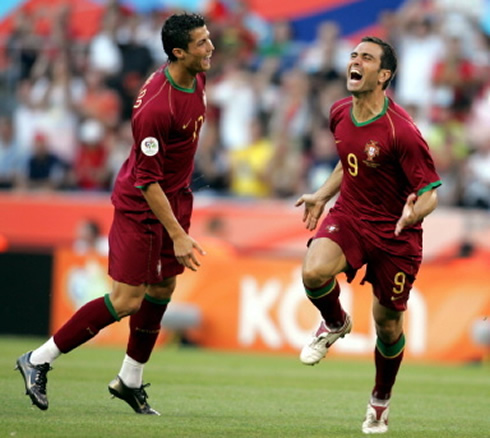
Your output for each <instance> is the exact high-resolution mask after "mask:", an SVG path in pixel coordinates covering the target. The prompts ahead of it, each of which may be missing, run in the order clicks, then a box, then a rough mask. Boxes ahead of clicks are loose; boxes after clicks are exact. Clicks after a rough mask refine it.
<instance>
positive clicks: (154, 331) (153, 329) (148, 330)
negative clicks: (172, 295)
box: [126, 295, 169, 363]
mask: <svg viewBox="0 0 490 438" xmlns="http://www.w3.org/2000/svg"><path fill="white" fill-rule="evenodd" d="M168 302H169V300H155V299H153V298H151V297H149V296H148V295H146V296H145V299H144V300H143V302H142V303H141V307H140V308H139V310H138V311H137V312H136V313H135V314H134V315H131V317H130V319H129V329H130V334H129V341H128V347H127V349H126V354H127V355H128V356H129V357H131V358H132V359H134V360H136V361H138V362H140V363H146V362H148V359H150V355H151V352H152V351H153V347H154V346H155V342H156V341H157V338H158V335H159V333H160V327H161V321H162V318H163V314H164V313H165V310H167V305H168Z"/></svg>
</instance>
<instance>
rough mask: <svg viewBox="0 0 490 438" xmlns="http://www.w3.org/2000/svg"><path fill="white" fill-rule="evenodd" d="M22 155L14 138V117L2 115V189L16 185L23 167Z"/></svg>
mask: <svg viewBox="0 0 490 438" xmlns="http://www.w3.org/2000/svg"><path fill="white" fill-rule="evenodd" d="M21 164H22V156H21V154H20V151H19V148H18V146H17V142H16V141H15V139H14V133H13V126H12V119H10V118H8V117H5V116H2V117H0V189H11V188H12V187H14V186H15V182H16V180H17V178H18V175H19V171H20V169H21Z"/></svg>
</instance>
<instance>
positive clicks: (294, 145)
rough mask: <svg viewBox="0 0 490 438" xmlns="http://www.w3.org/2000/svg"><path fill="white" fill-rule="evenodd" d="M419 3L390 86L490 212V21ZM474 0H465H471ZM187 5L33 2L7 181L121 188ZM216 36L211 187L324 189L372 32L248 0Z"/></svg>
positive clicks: (0, 160)
mask: <svg viewBox="0 0 490 438" xmlns="http://www.w3.org/2000/svg"><path fill="white" fill-rule="evenodd" d="M452 3H454V2H444V1H441V0H432V1H428V0H423V1H421V0H413V1H410V0H409V1H407V2H406V4H405V5H404V6H403V7H402V8H401V9H400V10H398V11H385V12H383V13H382V14H381V15H380V17H379V33H378V34H377V35H378V36H380V37H382V38H384V39H386V40H388V41H389V42H390V43H391V44H393V46H394V47H395V48H396V49H397V52H398V55H399V71H398V74H397V76H396V78H395V81H394V83H393V85H392V86H391V87H390V90H389V94H390V95H391V96H392V97H393V98H394V99H395V100H396V101H397V102H398V103H400V104H402V105H403V106H404V107H405V108H406V109H407V110H408V111H409V112H410V114H411V115H412V117H413V118H414V120H415V122H416V123H417V125H418V127H419V129H420V130H421V131H422V133H423V135H424V136H425V138H426V139H427V141H428V143H429V146H430V148H431V150H432V153H433V156H434V158H435V161H436V165H437V168H438V171H439V173H440V175H441V177H442V179H443V186H442V187H441V188H440V190H439V194H440V203H441V204H443V205H448V206H464V207H478V208H484V209H489V208H490V29H488V28H486V27H485V25H484V23H483V22H482V21H481V20H480V18H479V17H480V16H481V11H478V10H475V9H474V8H473V9H472V8H467V9H464V8H459V9H458V8H454V7H448V6H445V5H448V4H449V5H451V4H452ZM456 3H458V2H456ZM172 12H175V11H172V10H161V11H154V12H153V13H151V14H138V13H135V12H132V11H131V10H128V9H127V8H125V7H123V6H121V5H119V4H118V2H117V0H116V1H113V0H108V1H107V2H106V3H105V5H104V11H103V14H102V19H101V22H100V26H99V27H98V32H97V33H96V35H95V36H93V37H92V38H90V39H88V40H83V39H80V38H77V35H75V34H73V32H71V29H70V26H69V22H70V20H69V18H70V14H71V13H72V12H71V8H70V3H68V2H67V6H64V7H60V8H57V9H56V10H55V11H50V17H52V21H51V23H50V26H49V27H48V28H47V30H46V29H44V31H43V29H42V28H41V29H40V27H39V26H38V25H37V22H36V20H38V19H39V18H40V16H41V15H42V14H43V11H38V13H26V12H19V13H17V14H16V16H15V25H14V30H13V32H12V33H11V34H10V35H9V36H8V38H6V39H5V40H4V41H1V42H0V51H1V53H2V55H1V57H0V58H1V59H0V66H1V68H0V97H1V99H0V188H1V189H3V190H70V191H92V192H93V191H101V192H104V191H110V190H111V186H112V182H113V180H114V177H115V175H116V173H117V171H118V169H119V167H120V166H121V164H122V162H123V161H124V159H125V158H126V156H127V154H128V151H129V149H130V147H131V145H132V136H131V123H130V118H131V110H132V105H133V101H134V100H135V98H136V96H137V94H138V92H139V88H140V87H141V85H142V83H143V82H144V80H145V78H146V77H147V76H148V74H149V73H150V72H151V71H152V70H154V69H155V68H156V67H157V66H159V65H161V64H163V63H165V61H166V57H165V54H164V52H163V49H162V47H161V40H160V29H161V25H162V23H163V21H164V19H165V18H166V17H167V16H168V15H169V14H171V13H172ZM205 15H206V16H207V19H208V28H209V29H210V32H211V35H212V40H213V43H214V45H215V47H216V50H215V53H214V55H213V59H212V69H211V71H210V72H209V73H208V86H207V101H208V114H207V120H206V123H205V124H204V126H203V131H202V134H201V144H200V147H199V150H198V154H197V157H196V166H195V173H194V177H193V189H194V191H195V192H196V193H197V194H200V193H207V194H213V195H218V196H234V197H243V198H288V197H294V196H297V195H298V194H301V193H303V192H308V191H313V190H315V189H316V188H318V187H319V185H321V184H322V182H323V181H324V180H325V178H327V177H328V175H329V174H330V172H331V171H332V170H333V168H334V166H335V164H336V162H337V156H336V151H335V144H334V142H333V140H332V137H331V135H330V132H329V127H328V118H329V109H330V107H331V105H332V103H333V102H334V101H336V100H337V99H339V98H342V97H344V96H346V95H347V94H346V88H345V70H346V65H347V61H348V58H349V54H350V51H351V50H352V48H353V47H354V46H355V45H356V43H357V42H356V41H351V40H348V39H345V38H343V37H342V36H341V35H342V34H341V29H340V28H339V26H338V24H337V23H335V22H324V23H322V24H321V25H320V26H318V28H317V29H316V35H317V36H316V38H315V40H314V41H310V42H303V41H299V40H297V39H295V35H294V31H293V26H291V23H290V22H288V21H287V20H280V21H275V22H269V21H266V20H264V19H263V18H261V17H260V16H258V15H257V14H255V13H254V12H253V11H252V10H251V9H250V8H249V7H248V6H247V2H246V0H222V1H212V2H209V6H208V8H207V10H206V11H205Z"/></svg>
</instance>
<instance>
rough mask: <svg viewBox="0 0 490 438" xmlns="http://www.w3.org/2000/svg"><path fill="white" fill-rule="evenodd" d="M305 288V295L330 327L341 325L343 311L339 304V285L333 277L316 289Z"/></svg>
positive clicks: (343, 317)
mask: <svg viewBox="0 0 490 438" xmlns="http://www.w3.org/2000/svg"><path fill="white" fill-rule="evenodd" d="M305 289H306V296H307V297H308V299H309V300H310V301H311V302H312V303H313V305H314V306H315V307H316V308H317V309H318V310H319V311H320V313H321V315H322V318H323V319H324V320H325V323H326V324H327V325H328V326H329V327H330V328H336V327H340V326H342V324H343V323H344V320H345V312H344V310H343V309H342V306H341V305H340V300H339V296H340V286H339V283H338V282H337V280H336V279H335V278H332V279H330V280H328V281H327V282H326V283H325V284H324V285H323V286H320V287H319V288H316V289H309V288H305Z"/></svg>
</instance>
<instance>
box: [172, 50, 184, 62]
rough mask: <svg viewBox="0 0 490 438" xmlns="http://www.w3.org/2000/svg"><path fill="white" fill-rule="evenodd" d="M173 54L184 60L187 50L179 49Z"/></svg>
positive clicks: (173, 51)
mask: <svg viewBox="0 0 490 438" xmlns="http://www.w3.org/2000/svg"><path fill="white" fill-rule="evenodd" d="M172 53H173V54H174V56H175V57H176V58H177V59H182V58H183V57H184V56H185V50H184V49H179V48H177V47H176V48H174V49H173V50H172Z"/></svg>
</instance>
